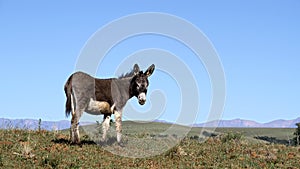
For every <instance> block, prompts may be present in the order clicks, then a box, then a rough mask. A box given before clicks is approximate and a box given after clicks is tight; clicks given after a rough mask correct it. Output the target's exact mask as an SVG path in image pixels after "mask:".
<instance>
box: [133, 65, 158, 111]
mask: <svg viewBox="0 0 300 169" xmlns="http://www.w3.org/2000/svg"><path fill="white" fill-rule="evenodd" d="M154 69H155V66H154V64H152V65H151V66H150V67H149V68H148V69H147V70H146V71H145V72H143V71H140V68H139V66H138V65H137V64H135V65H134V67H133V71H134V76H133V78H132V81H131V85H130V86H131V93H132V95H133V96H136V97H137V99H138V101H139V104H140V105H143V104H145V102H146V94H147V89H148V86H149V81H148V77H149V76H151V75H152V73H153V71H154Z"/></svg>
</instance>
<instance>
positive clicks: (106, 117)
mask: <svg viewBox="0 0 300 169" xmlns="http://www.w3.org/2000/svg"><path fill="white" fill-rule="evenodd" d="M109 125H110V115H104V118H103V122H102V132H103V134H102V141H103V142H105V141H106V135H107V131H108V129H109Z"/></svg>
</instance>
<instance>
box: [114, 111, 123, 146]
mask: <svg viewBox="0 0 300 169" xmlns="http://www.w3.org/2000/svg"><path fill="white" fill-rule="evenodd" d="M114 113H115V120H116V131H117V141H118V143H119V144H120V143H121V138H122V111H117V110H115V111H114Z"/></svg>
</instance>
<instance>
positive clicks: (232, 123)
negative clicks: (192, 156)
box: [193, 117, 300, 128]
mask: <svg viewBox="0 0 300 169" xmlns="http://www.w3.org/2000/svg"><path fill="white" fill-rule="evenodd" d="M299 122H300V117H298V118H296V119H293V120H283V119H280V120H274V121H271V122H267V123H258V122H256V121H252V120H244V119H233V120H220V121H219V122H218V121H211V122H207V123H198V124H194V125H193V126H194V127H204V126H205V127H241V128H244V127H252V128H295V127H296V125H295V124H296V123H299Z"/></svg>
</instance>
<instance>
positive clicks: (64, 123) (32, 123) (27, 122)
mask: <svg viewBox="0 0 300 169" xmlns="http://www.w3.org/2000/svg"><path fill="white" fill-rule="evenodd" d="M154 122H158V123H164V124H171V123H172V122H168V121H166V120H154ZM296 123H300V117H299V118H296V119H292V120H282V119H279V120H274V121H271V122H268V123H258V122H256V121H251V120H244V119H233V120H220V121H211V122H207V123H197V124H193V125H192V126H193V127H221V128H224V127H233V128H295V127H296V125H295V124H296ZM86 124H91V123H84V122H81V123H80V125H86ZM38 126H39V120H36V119H6V118H0V129H10V128H19V129H30V130H37V129H38ZM40 127H41V129H44V130H50V131H51V130H63V129H68V128H70V121H68V120H61V121H42V123H41V126H40Z"/></svg>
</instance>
